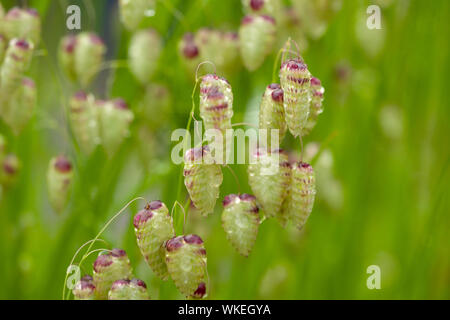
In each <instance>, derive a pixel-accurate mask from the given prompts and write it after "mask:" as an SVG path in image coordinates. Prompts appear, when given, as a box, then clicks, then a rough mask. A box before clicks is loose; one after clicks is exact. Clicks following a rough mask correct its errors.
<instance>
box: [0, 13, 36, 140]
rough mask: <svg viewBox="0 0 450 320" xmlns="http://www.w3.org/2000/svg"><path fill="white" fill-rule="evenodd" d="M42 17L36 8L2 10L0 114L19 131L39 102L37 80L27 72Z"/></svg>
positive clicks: (0, 32)
mask: <svg viewBox="0 0 450 320" xmlns="http://www.w3.org/2000/svg"><path fill="white" fill-rule="evenodd" d="M40 33H41V20H40V17H39V14H38V13H37V11H36V10H34V9H20V8H17V7H15V8H12V9H10V10H9V11H8V12H7V13H6V14H5V13H4V11H3V8H2V9H1V10H0V65H1V66H0V118H2V119H3V121H4V122H5V123H6V124H7V125H8V126H9V127H10V128H11V129H12V131H13V133H14V134H16V135H18V134H19V133H20V132H21V131H22V130H23V129H24V127H25V126H26V125H27V123H28V122H29V121H30V119H31V117H32V115H33V110H34V107H35V105H36V100H37V93H36V86H35V84H34V81H33V80H32V79H30V78H28V77H26V76H25V73H26V72H27V70H28V69H29V67H30V64H31V59H32V56H33V52H34V49H35V47H36V46H37V45H38V43H39V39H40Z"/></svg>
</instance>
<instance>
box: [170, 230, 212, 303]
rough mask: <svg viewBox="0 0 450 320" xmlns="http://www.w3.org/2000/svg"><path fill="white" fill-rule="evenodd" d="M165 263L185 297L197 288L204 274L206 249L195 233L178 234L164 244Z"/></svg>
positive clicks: (193, 292)
mask: <svg viewBox="0 0 450 320" xmlns="http://www.w3.org/2000/svg"><path fill="white" fill-rule="evenodd" d="M165 249H166V263H167V269H168V270H169V274H170V277H171V278H172V280H173V282H174V283H175V286H176V287H177V288H178V290H180V292H181V293H182V294H184V295H185V296H186V297H189V296H192V295H194V294H195V292H196V291H197V290H198V287H199V285H200V283H202V282H203V279H204V278H205V275H206V250H205V247H204V246H203V240H202V239H201V238H200V237H199V236H197V235H193V234H191V235H186V236H178V237H174V238H172V239H170V240H168V241H167V242H166V244H165Z"/></svg>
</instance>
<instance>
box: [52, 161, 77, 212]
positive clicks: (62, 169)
mask: <svg viewBox="0 0 450 320" xmlns="http://www.w3.org/2000/svg"><path fill="white" fill-rule="evenodd" d="M72 180H73V169H72V164H71V163H70V161H69V160H68V159H67V158H66V157H65V156H62V155H61V156H58V157H55V158H52V159H51V160H50V164H49V167H48V170H47V189H48V196H49V200H50V204H51V205H52V207H53V209H54V210H55V211H56V212H57V213H61V212H62V211H63V210H64V208H65V207H66V205H67V202H68V200H69V196H70V189H71V186H72Z"/></svg>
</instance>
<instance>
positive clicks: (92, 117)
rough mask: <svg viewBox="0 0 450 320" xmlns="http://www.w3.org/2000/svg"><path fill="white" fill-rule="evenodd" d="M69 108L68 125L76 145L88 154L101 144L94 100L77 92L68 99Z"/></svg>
mask: <svg viewBox="0 0 450 320" xmlns="http://www.w3.org/2000/svg"><path fill="white" fill-rule="evenodd" d="M69 108H70V110H69V119H70V124H71V128H72V131H73V133H74V135H75V138H76V140H77V142H78V145H79V146H80V148H81V150H82V151H83V152H84V153H86V154H90V153H91V152H92V151H93V150H94V149H95V148H96V147H97V146H98V145H99V144H100V142H101V139H100V129H99V125H98V113H99V109H98V107H97V106H96V103H95V98H94V96H93V95H89V96H88V95H87V94H86V93H85V92H84V91H79V92H77V93H75V95H74V96H73V97H72V98H71V99H70V102H69Z"/></svg>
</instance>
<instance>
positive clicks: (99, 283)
mask: <svg viewBox="0 0 450 320" xmlns="http://www.w3.org/2000/svg"><path fill="white" fill-rule="evenodd" d="M131 277H132V269H131V265H130V260H129V259H128V256H127V254H126V252H125V251H124V250H121V249H113V250H112V251H111V252H109V253H107V254H102V255H100V256H98V257H97V259H96V260H95V262H94V276H93V279H94V285H95V296H96V299H97V300H105V299H107V298H108V292H109V290H110V288H111V285H112V284H113V283H114V282H115V281H116V280H121V279H130V278H131Z"/></svg>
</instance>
